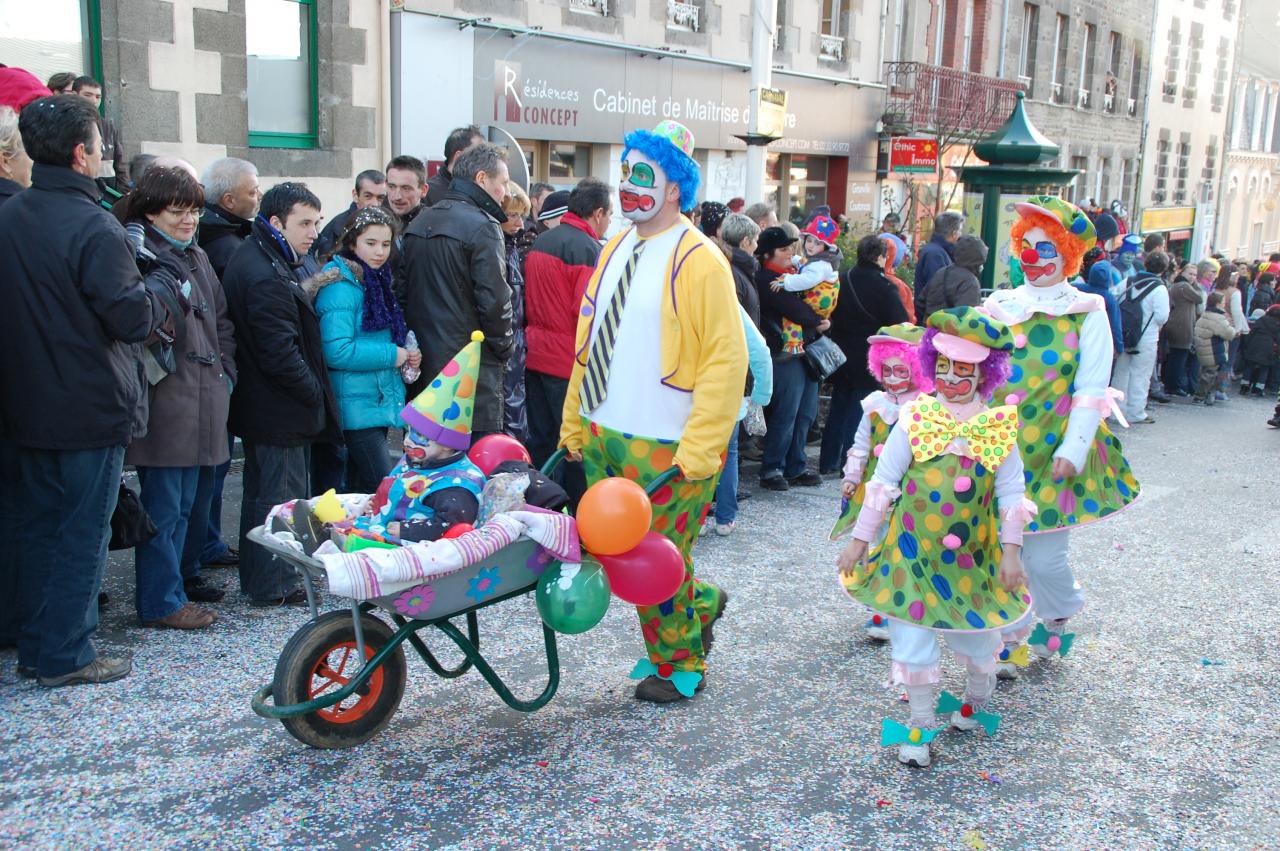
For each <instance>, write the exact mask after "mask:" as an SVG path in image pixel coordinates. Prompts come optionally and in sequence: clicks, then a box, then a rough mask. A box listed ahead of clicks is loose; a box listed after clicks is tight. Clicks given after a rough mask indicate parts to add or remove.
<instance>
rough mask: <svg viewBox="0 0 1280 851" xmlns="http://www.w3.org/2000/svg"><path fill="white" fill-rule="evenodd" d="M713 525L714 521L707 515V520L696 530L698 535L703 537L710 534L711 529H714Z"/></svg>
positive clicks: (714, 524) (714, 525)
mask: <svg viewBox="0 0 1280 851" xmlns="http://www.w3.org/2000/svg"><path fill="white" fill-rule="evenodd" d="M715 527H716V521H715V520H714V519H713V518H712V517H711V516H710V515H708V516H707V522H705V523H703V524H702V528H701V529H699V530H698V537H699V538H705V537H706V536H707V535H709V534H711V530H712V529H714V528H715Z"/></svg>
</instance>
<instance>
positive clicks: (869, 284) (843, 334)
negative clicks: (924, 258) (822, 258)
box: [828, 263, 907, 395]
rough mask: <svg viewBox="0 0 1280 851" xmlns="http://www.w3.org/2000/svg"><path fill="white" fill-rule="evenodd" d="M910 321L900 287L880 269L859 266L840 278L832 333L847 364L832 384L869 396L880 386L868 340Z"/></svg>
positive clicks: (868, 264)
mask: <svg viewBox="0 0 1280 851" xmlns="http://www.w3.org/2000/svg"><path fill="white" fill-rule="evenodd" d="M906 321H907V311H906V309H905V308H904V307H903V306H902V299H901V298H899V297H898V288H897V287H895V286H894V285H893V284H892V283H890V282H889V279H888V278H886V277H885V276H884V272H883V270H881V269H880V267H879V266H876V265H874V264H870V263H859V264H858V265H857V266H854V267H853V268H852V269H850V270H849V271H848V272H847V273H846V274H844V275H842V276H841V277H840V297H839V299H838V300H837V301H836V309H835V310H833V311H832V312H831V332H830V334H829V335H828V336H830V337H831V339H833V340H835V341H836V344H837V345H838V346H840V348H841V350H842V351H843V352H844V355H845V357H846V358H848V361H847V362H846V363H845V365H844V366H842V367H840V368H839V369H837V370H836V371H835V372H834V373H833V374H832V376H831V383H832V384H835V385H838V386H841V387H844V388H846V389H852V390H854V391H855V392H858V393H863V394H864V395H865V394H866V393H870V392H871V391H872V390H875V389H876V387H878V386H879V385H878V384H877V382H876V380H875V378H873V377H872V376H871V373H869V372H868V371H867V353H868V352H869V351H870V349H871V344H870V343H868V342H867V338H868V337H870V336H871V335H872V334H874V333H876V331H878V330H880V328H881V327H883V326H885V325H896V324H897V323H899V322H906Z"/></svg>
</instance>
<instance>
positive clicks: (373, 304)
mask: <svg viewBox="0 0 1280 851" xmlns="http://www.w3.org/2000/svg"><path fill="white" fill-rule="evenodd" d="M342 256H343V257H345V258H347V259H348V260H350V261H351V262H353V263H355V264H357V265H358V266H359V267H360V269H361V271H363V272H364V319H363V320H362V321H361V323H360V327H361V328H363V329H364V330H365V331H381V330H382V329H383V328H390V329H391V339H392V341H393V342H395V344H396V345H397V346H403V345H404V341H405V337H406V336H407V335H408V333H409V328H408V326H406V325H405V323H404V312H403V311H402V310H400V303H399V302H398V301H396V296H395V293H393V292H392V291H391V264H390V263H383V264H382V265H381V266H379V267H378V268H377V269H374V268H372V267H370V266H369V264H368V263H365V262H364V261H363V260H361V259H360V258H359V257H356V256H355V255H354V254H345V253H344V254H343V255H342Z"/></svg>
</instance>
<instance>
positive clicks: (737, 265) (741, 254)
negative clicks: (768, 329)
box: [729, 248, 760, 328]
mask: <svg viewBox="0 0 1280 851" xmlns="http://www.w3.org/2000/svg"><path fill="white" fill-rule="evenodd" d="M729 267H730V268H731V269H732V270H733V288H734V289H735V290H736V291H737V293H738V304H740V305H742V309H743V310H745V311H746V312H747V315H748V316H750V317H751V321H752V322H754V323H755V326H756V327H757V328H759V327H760V293H758V292H756V273H757V272H759V271H760V263H759V261H757V260H756V258H754V257H752V256H751V255H750V254H748V253H747V252H745V251H743V250H742V249H741V248H735V249H733V254H732V255H731V256H730V257H729Z"/></svg>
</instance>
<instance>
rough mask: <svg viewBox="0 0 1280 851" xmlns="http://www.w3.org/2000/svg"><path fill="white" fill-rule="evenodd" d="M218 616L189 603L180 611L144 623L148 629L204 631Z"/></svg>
mask: <svg viewBox="0 0 1280 851" xmlns="http://www.w3.org/2000/svg"><path fill="white" fill-rule="evenodd" d="M217 619H218V616H217V615H215V614H214V613H213V612H211V611H209V610H208V609H202V608H200V607H199V606H197V605H195V604H194V603H187V604H186V605H185V606H183V607H182V608H181V609H178V611H176V612H173V613H172V614H169V615H165V616H164V617H162V618H160V619H158V620H154V621H144V622H143V624H142V625H143V626H144V627H147V628H148V629H204V628H205V627H207V626H211V625H212V624H213V622H214V621H216V620H217Z"/></svg>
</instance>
